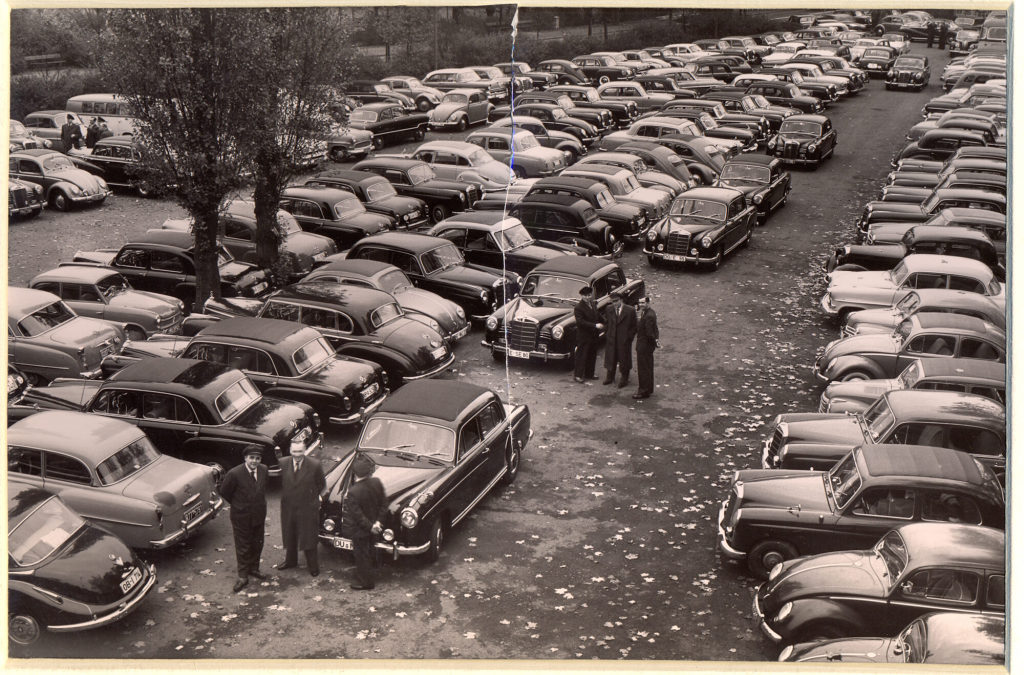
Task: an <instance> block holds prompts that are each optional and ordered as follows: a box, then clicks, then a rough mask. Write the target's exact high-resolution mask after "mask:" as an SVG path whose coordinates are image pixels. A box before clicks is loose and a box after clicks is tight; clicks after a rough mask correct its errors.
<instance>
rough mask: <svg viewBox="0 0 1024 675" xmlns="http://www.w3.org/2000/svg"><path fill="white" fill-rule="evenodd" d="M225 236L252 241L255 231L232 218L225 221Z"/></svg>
mask: <svg viewBox="0 0 1024 675" xmlns="http://www.w3.org/2000/svg"><path fill="white" fill-rule="evenodd" d="M224 236H225V237H231V238H232V239H241V240H243V241H252V240H253V232H252V230H250V229H249V228H248V227H246V226H245V225H242V224H241V223H236V222H234V221H232V220H229V221H226V222H225V223H224Z"/></svg>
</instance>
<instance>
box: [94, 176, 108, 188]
mask: <svg viewBox="0 0 1024 675" xmlns="http://www.w3.org/2000/svg"><path fill="white" fill-rule="evenodd" d="M96 182H97V183H99V184H100V187H101V188H103V189H104V190H106V189H107V181H105V180H103V179H102V178H99V177H97V178H96Z"/></svg>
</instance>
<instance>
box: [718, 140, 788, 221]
mask: <svg viewBox="0 0 1024 675" xmlns="http://www.w3.org/2000/svg"><path fill="white" fill-rule="evenodd" d="M790 183H791V181H790V176H789V172H788V171H786V170H785V168H783V166H782V161H781V160H779V159H778V158H777V157H767V156H765V155H753V154H744V155H740V156H738V157H733V158H732V159H730V160H729V161H728V162H726V163H725V166H724V167H722V173H721V174H720V175H719V177H718V181H717V182H716V183H715V187H724V188H732V189H734V190H739V191H740V192H742V193H743V194H744V195H745V196H746V198H747V201H748V202H749V203H751V204H753V205H754V207H755V208H756V209H757V223H758V225H764V224H765V223H766V222H768V216H770V215H771V214H772V213H773V212H774V211H775V210H776V209H779V208H782V207H783V206H785V205H786V200H788V199H789V191H790V190H792V185H791V184H790Z"/></svg>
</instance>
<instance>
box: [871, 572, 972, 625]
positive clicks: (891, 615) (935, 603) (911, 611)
mask: <svg viewBox="0 0 1024 675" xmlns="http://www.w3.org/2000/svg"><path fill="white" fill-rule="evenodd" d="M981 581H982V579H981V575H980V574H979V573H978V571H977V570H972V569H963V568H958V567H953V566H949V567H943V566H935V567H928V568H925V569H920V570H916V571H914V572H912V573H910V574H909V575H908V576H907V577H906V578H905V579H903V580H902V581H901V582H900V583H899V585H898V586H896V588H895V589H893V592H892V594H891V595H890V596H889V597H890V602H889V607H888V611H887V612H885V614H886V616H885V617H884V618H882V617H881V616H877V615H876V618H878V619H879V620H881V622H882V623H883V624H884V625H885V628H886V629H888V625H889V624H890V621H891V622H892V623H895V622H896V620H897V619H898V620H899V625H901V626H902V625H905V624H906V623H909V622H910V621H913V620H914V619H915V618H916V617H918V616H920V615H921V614H924V613H926V612H935V611H942V612H957V613H963V614H975V613H978V612H979V611H980V607H979V604H980V600H981V597H982V596H981V593H982V588H981ZM896 630H899V628H898V627H896ZM882 634H883V635H886V634H889V633H882Z"/></svg>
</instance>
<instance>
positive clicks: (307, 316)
mask: <svg viewBox="0 0 1024 675" xmlns="http://www.w3.org/2000/svg"><path fill="white" fill-rule="evenodd" d="M336 316H337V315H336V314H335V313H334V312H332V311H330V310H329V309H319V308H317V307H303V308H302V318H301V319H299V323H301V324H303V325H306V326H313V327H314V328H324V329H326V330H334V329H335V328H337V325H338V322H337V320H336Z"/></svg>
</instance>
